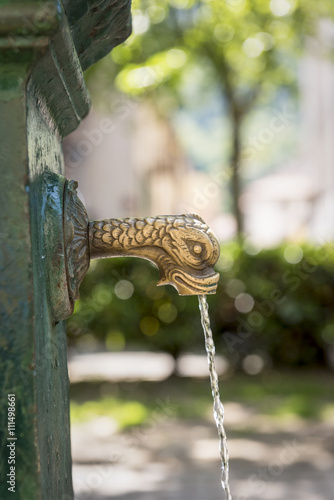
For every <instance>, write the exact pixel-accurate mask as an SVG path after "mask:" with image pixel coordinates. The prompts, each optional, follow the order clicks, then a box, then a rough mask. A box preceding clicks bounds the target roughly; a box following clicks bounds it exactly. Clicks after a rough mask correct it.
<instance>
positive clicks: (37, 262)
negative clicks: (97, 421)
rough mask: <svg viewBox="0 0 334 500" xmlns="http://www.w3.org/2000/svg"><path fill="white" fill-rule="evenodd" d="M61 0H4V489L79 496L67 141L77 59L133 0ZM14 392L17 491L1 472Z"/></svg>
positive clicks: (0, 93)
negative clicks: (69, 345)
mask: <svg viewBox="0 0 334 500" xmlns="http://www.w3.org/2000/svg"><path fill="white" fill-rule="evenodd" d="M63 3H64V6H65V10H66V15H65V10H64V7H63V4H62V3H61V2H60V1H59V0H58V1H57V0H53V1H50V0H39V1H36V2H31V1H24V0H20V1H16V0H0V175H1V183H0V209H1V226H0V269H1V274H0V321H1V322H0V374H1V376H0V390H1V402H0V498H1V499H7V498H17V499H20V500H69V499H72V498H73V490H72V478H71V453H70V429H69V402H68V376H67V355H66V336H65V328H64V322H62V321H60V322H59V321H58V319H59V318H61V317H66V316H67V315H68V314H69V313H70V310H71V304H70V301H69V299H68V293H67V290H66V276H65V265H64V263H65V259H66V256H65V252H64V234H63V224H62V218H63V186H64V182H65V179H64V178H63V177H62V175H61V174H62V173H63V170H64V168H63V157H62V146H61V142H62V137H64V136H65V135H66V134H68V133H70V132H71V131H72V130H74V129H75V128H76V127H77V126H78V124H79V122H80V120H81V119H82V118H83V117H84V116H85V115H86V114H87V113H88V111H89V106H90V102H89V96H88V93H87V89H86V86H85V83H84V79H83V73H82V67H81V66H82V65H84V67H87V66H88V65H89V64H92V63H93V62H95V60H96V59H97V58H99V57H101V55H104V54H105V53H106V51H107V50H110V48H112V47H113V46H114V45H116V44H117V43H119V42H120V41H122V40H123V39H124V38H125V37H126V36H127V34H128V33H129V26H130V23H129V5H130V1H129V0H120V1H116V2H115V1H114V0H110V1H105V2H102V4H101V2H97V1H96V2H94V1H88V0H87V1H86V0H85V1H84V0H81V1H75V0H72V1H71V2H70V1H69V0H66V1H64V2H63ZM101 5H102V7H101ZM92 9H93V10H92ZM103 9H105V11H104V10H103ZM106 23H107V24H106ZM108 23H109V24H108ZM87 30H88V31H87ZM56 318H58V319H56ZM12 393H14V394H15V395H16V431H15V436H16V437H17V441H16V463H15V472H16V489H15V494H14V495H13V493H11V492H9V491H8V486H9V485H8V484H7V482H6V481H7V476H6V475H7V474H8V472H9V464H8V461H7V459H8V448H7V395H8V394H12Z"/></svg>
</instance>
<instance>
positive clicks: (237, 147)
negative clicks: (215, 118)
mask: <svg viewBox="0 0 334 500" xmlns="http://www.w3.org/2000/svg"><path fill="white" fill-rule="evenodd" d="M231 118H232V127H233V129H232V143H233V150H232V155H231V167H232V180H231V187H232V197H233V211H234V216H235V220H236V224H237V237H238V238H240V237H241V236H242V234H243V231H244V220H243V214H242V212H241V210H240V206H239V201H240V193H241V182H240V161H241V116H240V113H238V112H236V111H235V110H232V113H231Z"/></svg>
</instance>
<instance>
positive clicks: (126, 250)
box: [46, 174, 220, 321]
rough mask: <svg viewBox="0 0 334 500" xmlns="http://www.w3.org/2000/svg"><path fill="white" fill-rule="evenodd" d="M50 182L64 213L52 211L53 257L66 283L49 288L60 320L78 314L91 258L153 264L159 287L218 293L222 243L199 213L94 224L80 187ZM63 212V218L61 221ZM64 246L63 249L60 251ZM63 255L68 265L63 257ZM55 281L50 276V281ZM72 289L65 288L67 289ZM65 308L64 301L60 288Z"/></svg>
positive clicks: (63, 181) (56, 180) (188, 292)
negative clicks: (136, 259)
mask: <svg viewBox="0 0 334 500" xmlns="http://www.w3.org/2000/svg"><path fill="white" fill-rule="evenodd" d="M48 175H49V177H50V176H52V177H54V181H53V182H52V181H51V179H48V182H46V185H49V186H50V185H51V186H52V195H53V198H52V200H53V202H54V199H55V196H54V195H55V190H56V191H58V196H57V199H59V202H60V203H61V205H62V206H61V207H59V209H60V210H59V211H58V210H55V209H54V206H53V207H52V208H51V212H52V213H53V217H54V219H55V220H54V224H56V225H58V227H59V231H58V232H57V234H58V235H59V234H60V233H62V234H63V241H61V240H62V238H60V239H58V245H55V246H54V247H53V248H54V251H53V253H52V252H51V254H50V255H49V256H48V261H49V262H48V264H49V266H50V273H52V272H53V271H52V265H55V263H56V265H63V267H64V270H63V273H62V276H63V279H64V281H63V282H62V283H61V284H60V285H59V286H58V287H50V289H49V293H50V294H51V295H53V296H51V297H50V302H51V304H53V306H54V315H55V318H56V319H57V321H59V320H62V319H65V318H66V317H68V316H69V315H70V314H71V313H72V312H73V307H74V302H75V300H77V299H78V298H79V288H80V284H81V282H82V280H83V278H84V276H85V274H86V272H87V270H88V268H89V263H90V259H100V258H109V257H112V258H114V257H139V258H142V259H147V260H149V261H151V262H153V263H154V264H155V265H156V267H157V268H158V269H159V273H160V278H159V281H158V283H157V284H158V285H167V284H170V285H173V286H174V287H175V288H176V290H177V291H178V293H179V294H180V295H209V294H213V293H215V292H216V289H217V283H218V280H219V274H218V273H216V272H215V271H214V269H213V266H214V265H215V264H216V262H217V260H218V258H219V252H220V249H219V243H218V241H217V238H216V236H215V235H214V233H213V231H212V230H211V229H210V228H209V226H208V225H207V224H206V223H205V222H204V220H203V219H202V218H201V217H199V216H198V215H195V214H183V215H160V216H156V217H144V218H137V217H126V218H124V219H105V220H100V221H89V219H88V215H87V212H86V209H85V207H84V205H83V203H82V202H81V200H80V199H79V197H78V195H77V187H78V184H77V182H76V181H71V180H70V181H68V180H67V179H65V178H64V177H62V176H54V174H48ZM60 211H62V213H63V218H62V220H61V218H60V217H59V212H60ZM59 245H60V246H61V249H60V248H59ZM61 255H64V259H63V260H61V261H60V260H59V256H61ZM50 279H51V276H50ZM65 281H66V284H67V287H66V284H65ZM65 288H67V293H65V294H64V293H63V294H62V295H61V297H62V299H63V301H64V300H65V301H66V306H65V307H64V304H61V303H60V302H61V301H60V300H59V299H60V294H59V289H61V290H62V292H64V291H65Z"/></svg>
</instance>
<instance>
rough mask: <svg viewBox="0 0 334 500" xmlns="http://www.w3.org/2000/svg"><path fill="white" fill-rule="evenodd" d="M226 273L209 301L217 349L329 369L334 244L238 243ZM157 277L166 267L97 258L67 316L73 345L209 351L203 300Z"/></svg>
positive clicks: (221, 266) (230, 250) (225, 258)
mask: <svg viewBox="0 0 334 500" xmlns="http://www.w3.org/2000/svg"><path fill="white" fill-rule="evenodd" d="M287 259H288V260H287ZM291 262H295V263H291ZM217 269H218V271H220V272H221V280H220V284H219V287H218V292H217V294H216V295H214V296H211V297H209V304H210V312H211V317H212V321H213V330H214V332H215V337H216V342H217V349H218V351H220V352H222V353H225V354H226V356H227V357H228V359H229V360H230V361H231V363H232V364H234V365H235V366H239V365H240V363H241V362H242V360H243V358H244V357H245V356H246V355H247V354H252V353H259V354H260V355H261V356H262V357H263V358H264V359H265V360H266V361H267V362H268V364H271V363H272V364H273V365H274V366H281V365H284V366H291V367H292V366H311V365H314V366H325V365H326V363H327V352H328V350H329V348H330V346H331V345H333V344H334V310H333V307H332V304H333V302H334V250H333V248H332V247H329V246H328V247H321V248H320V247H319V248H317V247H311V246H303V247H299V246H296V245H288V246H282V247H280V248H277V249H272V250H265V251H261V252H259V253H256V251H255V250H254V249H253V248H246V249H245V250H244V249H243V248H242V247H241V246H240V245H238V244H237V243H231V244H229V245H225V246H224V247H223V248H222V254H221V257H220V260H219V262H218V265H217ZM157 280H158V271H157V270H156V269H155V268H154V267H153V266H152V265H151V264H150V263H148V262H145V261H141V260H139V259H128V258H127V259H109V260H101V261H95V262H94V265H93V266H92V268H91V270H90V271H89V273H88V274H87V276H86V278H85V280H84V283H83V285H82V287H81V299H80V301H79V302H78V303H77V306H76V310H75V314H74V315H73V316H72V317H71V318H70V319H69V320H68V334H69V337H70V342H71V343H73V344H78V343H79V344H82V342H83V341H84V340H85V339H94V338H95V339H97V340H98V341H99V342H101V343H103V344H104V346H105V348H106V349H109V350H113V351H114V350H122V349H124V348H131V349H132V348H135V349H138V348H139V349H144V350H156V349H158V350H163V351H166V352H169V353H171V354H172V355H173V356H174V357H177V356H178V355H179V354H180V353H181V352H183V351H187V350H188V351H189V350H193V351H194V350H200V351H202V352H203V334H202V332H201V328H200V319H199V312H198V302H197V297H179V296H178V294H177V292H176V290H174V288H173V287H170V286H165V287H157V286H156V282H157ZM242 311H243V312H242Z"/></svg>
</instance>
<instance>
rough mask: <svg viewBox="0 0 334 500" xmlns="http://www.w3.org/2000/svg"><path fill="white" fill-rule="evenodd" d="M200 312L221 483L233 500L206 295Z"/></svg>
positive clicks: (200, 299)
mask: <svg viewBox="0 0 334 500" xmlns="http://www.w3.org/2000/svg"><path fill="white" fill-rule="evenodd" d="M198 301H199V310H200V312H201V322H202V327H203V331H204V337H205V349H206V353H207V357H208V364H209V372H210V383H211V391H212V397H213V415H214V418H215V421H216V425H217V429H218V435H219V451H220V457H221V483H222V487H223V490H224V492H225V500H232V495H231V491H230V484H229V456H228V448H227V438H226V432H225V429H224V406H223V404H222V402H221V400H220V395H219V383H218V374H217V370H216V366H215V355H216V350H215V344H214V342H213V337H212V331H211V326H210V317H209V308H208V302H207V300H206V295H199V296H198Z"/></svg>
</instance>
